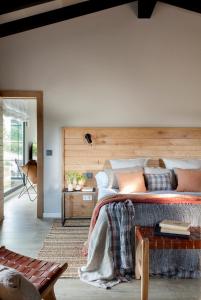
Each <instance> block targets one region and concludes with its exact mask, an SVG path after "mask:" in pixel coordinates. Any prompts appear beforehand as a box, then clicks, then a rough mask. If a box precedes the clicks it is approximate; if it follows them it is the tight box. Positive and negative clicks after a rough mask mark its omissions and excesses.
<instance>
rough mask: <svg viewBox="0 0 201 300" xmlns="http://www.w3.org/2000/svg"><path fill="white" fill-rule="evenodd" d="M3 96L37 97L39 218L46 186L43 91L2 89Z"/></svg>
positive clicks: (0, 91)
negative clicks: (44, 185) (44, 181)
mask: <svg viewBox="0 0 201 300" xmlns="http://www.w3.org/2000/svg"><path fill="white" fill-rule="evenodd" d="M0 97H1V98H14V99H15V98H16V99H17V98H20V99H23V98H24V99H26V100H29V99H30V100H33V98H34V99H36V107H37V178H39V180H38V182H37V218H42V217H43V211H44V187H43V174H44V166H43V161H44V157H43V145H44V142H43V129H44V125H43V92H42V91H21V90H0Z"/></svg>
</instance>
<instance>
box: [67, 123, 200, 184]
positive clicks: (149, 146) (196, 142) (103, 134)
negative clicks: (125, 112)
mask: <svg viewBox="0 0 201 300" xmlns="http://www.w3.org/2000/svg"><path fill="white" fill-rule="evenodd" d="M63 133H64V134H63V139H64V141H63V144H64V145H63V146H64V151H63V159H64V172H66V171H67V170H77V171H80V172H86V171H91V172H93V173H94V174H95V173H96V172H98V171H99V170H102V169H103V168H104V165H105V161H107V160H109V159H118V158H119V159H121V158H122V159H123V158H135V157H149V158H151V161H150V163H149V164H151V165H152V166H158V165H159V158H163V157H169V158H171V157H172V158H199V159H201V128H87V127H86V128H64V129H63ZM86 133H90V134H91V135H92V139H93V144H92V145H88V144H87V143H86V141H85V140H84V135H85V134H86ZM92 182H93V181H92Z"/></svg>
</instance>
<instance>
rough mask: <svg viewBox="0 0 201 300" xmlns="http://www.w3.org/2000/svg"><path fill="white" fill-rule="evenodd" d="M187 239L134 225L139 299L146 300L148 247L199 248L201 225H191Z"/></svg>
mask: <svg viewBox="0 0 201 300" xmlns="http://www.w3.org/2000/svg"><path fill="white" fill-rule="evenodd" d="M190 232H191V234H190V236H189V238H188V239H182V238H179V237H176V238H173V237H166V236H156V235H154V228H153V227H140V226H138V227H136V230H135V245H136V262H135V277H136V279H140V277H141V300H148V288H149V249H201V227H191V228H190Z"/></svg>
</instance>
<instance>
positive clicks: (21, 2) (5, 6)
mask: <svg viewBox="0 0 201 300" xmlns="http://www.w3.org/2000/svg"><path fill="white" fill-rule="evenodd" d="M50 1H53V0H33V1H27V0H1V4H0V15H2V14H6V13H9V12H12V11H16V10H19V9H23V8H27V7H31V6H34V5H38V4H43V3H46V2H50Z"/></svg>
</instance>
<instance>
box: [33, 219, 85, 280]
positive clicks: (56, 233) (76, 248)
mask: <svg viewBox="0 0 201 300" xmlns="http://www.w3.org/2000/svg"><path fill="white" fill-rule="evenodd" d="M71 225H76V226H79V225H89V221H88V220H75V221H74V220H73V221H71ZM88 231H89V227H62V225H61V221H60V220H56V221H54V222H53V225H52V228H51V230H50V232H49V234H48V235H47V237H46V238H45V240H44V244H43V247H42V249H41V250H40V252H39V254H38V258H39V259H43V260H46V261H53V262H58V263H63V262H67V263H68V268H67V270H66V272H64V273H63V275H62V277H65V278H78V277H79V276H78V268H79V267H81V266H83V265H85V264H86V257H83V256H82V254H81V250H82V247H83V244H84V242H85V241H86V240H87V236H88Z"/></svg>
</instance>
